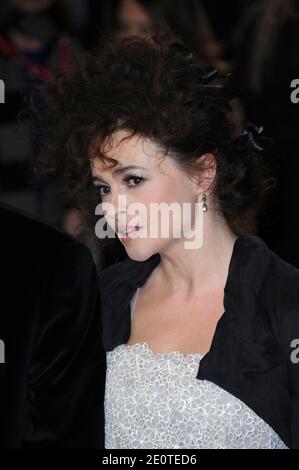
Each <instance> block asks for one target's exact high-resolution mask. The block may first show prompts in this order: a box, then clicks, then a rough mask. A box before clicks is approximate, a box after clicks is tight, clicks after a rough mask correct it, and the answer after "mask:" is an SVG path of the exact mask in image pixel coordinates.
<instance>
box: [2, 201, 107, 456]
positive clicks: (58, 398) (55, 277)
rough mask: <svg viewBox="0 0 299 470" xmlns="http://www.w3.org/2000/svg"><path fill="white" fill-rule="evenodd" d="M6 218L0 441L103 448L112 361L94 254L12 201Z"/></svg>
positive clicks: (18, 444) (4, 445) (8, 445)
mask: <svg viewBox="0 0 299 470" xmlns="http://www.w3.org/2000/svg"><path fill="white" fill-rule="evenodd" d="M0 223H1V244H0V251H1V255H0V259H1V274H2V276H1V277H2V282H1V298H0V302H1V312H0V339H1V340H2V341H4V344H5V363H4V364H3V363H2V364H0V393H1V397H0V398H1V399H0V446H1V448H4V449H19V448H28V447H29V448H45V447H49V448H102V447H103V445H104V431H103V423H104V416H103V412H104V408H103V393H104V385H105V384H104V380H105V367H106V365H105V353H104V351H103V348H102V344H101V325H100V319H101V317H100V300H99V292H98V275H97V271H96V268H95V265H94V263H93V260H92V257H91V254H90V251H89V250H88V249H87V248H86V247H85V246H84V245H83V244H81V243H79V242H78V241H77V240H76V239H75V238H73V237H71V236H68V235H67V234H65V233H64V232H62V231H61V232H60V231H58V230H56V229H54V228H52V227H50V226H48V225H46V224H43V223H41V222H39V221H37V220H35V219H34V218H33V217H30V216H28V215H26V214H24V213H23V212H21V211H17V210H14V209H12V208H11V207H9V206H6V205H2V206H1V207H0ZM2 344H3V343H2Z"/></svg>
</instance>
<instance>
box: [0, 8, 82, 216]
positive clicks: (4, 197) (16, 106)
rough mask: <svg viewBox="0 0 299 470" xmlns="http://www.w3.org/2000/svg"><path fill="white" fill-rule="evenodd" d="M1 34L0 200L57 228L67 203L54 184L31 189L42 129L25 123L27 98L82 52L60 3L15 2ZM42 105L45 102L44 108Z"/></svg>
mask: <svg viewBox="0 0 299 470" xmlns="http://www.w3.org/2000/svg"><path fill="white" fill-rule="evenodd" d="M7 5H8V7H9V9H8V13H7V15H6V20H5V21H4V23H2V26H1V30H0V75H1V79H2V80H3V81H4V83H5V95H6V96H5V104H3V105H2V106H1V115H0V174H1V176H0V201H2V202H6V203H8V204H11V205H12V206H14V207H17V208H20V209H22V210H26V211H27V212H29V213H32V214H34V215H37V216H38V217H39V218H41V219H44V220H46V221H48V222H51V223H54V224H56V223H57V221H58V219H59V217H60V214H61V210H62V204H63V201H62V200H61V196H60V195H59V194H58V193H57V192H56V189H55V185H52V187H50V186H45V185H44V183H43V181H42V180H39V181H38V182H36V184H35V187H33V186H32V184H31V175H30V162H31V160H32V159H33V158H34V157H35V155H36V154H37V153H38V152H39V146H40V144H41V136H40V134H39V130H38V129H34V128H33V127H32V126H31V125H30V124H24V123H23V122H22V120H21V111H22V109H23V106H24V98H26V96H28V95H30V93H31V92H32V90H34V87H35V85H36V84H38V83H41V82H43V81H45V80H47V79H48V78H49V77H50V75H51V71H52V70H53V69H54V68H60V69H62V70H66V69H68V68H69V67H70V65H71V63H72V61H73V59H74V58H75V57H76V56H78V55H79V54H80V53H81V51H82V49H81V47H80V46H79V43H78V41H76V40H75V38H74V37H73V36H72V35H71V28H70V26H69V24H68V21H67V12H66V10H65V8H64V4H63V2H61V1H55V0H13V1H11V2H10V3H9V4H7ZM40 106H42V103H41V104H40Z"/></svg>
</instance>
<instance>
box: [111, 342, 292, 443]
mask: <svg viewBox="0 0 299 470" xmlns="http://www.w3.org/2000/svg"><path fill="white" fill-rule="evenodd" d="M106 355H107V356H106V357H107V373H106V389H105V447H106V448H107V449H138V448H140V449H192V448H194V449H195V448H196V449H200V448H205V449H217V448H218V449H231V448H234V449H237V448H243V449H245V448H247V449H258V448H269V449H275V448H282V449H286V448H287V447H286V446H285V444H284V443H283V442H282V441H281V439H280V438H279V436H278V435H277V434H276V433H275V432H274V430H273V429H272V428H271V427H270V426H269V425H268V424H267V423H266V422H265V421H263V420H262V419H261V418H260V417H259V416H258V415H256V414H255V412H254V411H253V410H252V409H251V408H249V407H248V406H247V405H246V404H245V403H243V402H242V401H241V400H239V399H238V398H236V397H235V396H233V395H231V394H230V393H228V392H227V391H226V390H224V389H222V388H221V387H219V386H217V385H216V384H214V383H213V382H210V381H208V380H199V379H197V378H196V375H197V372H198V367H199V362H200V360H201V358H202V357H203V355H201V354H188V355H184V354H182V353H181V352H179V351H171V352H166V353H156V352H153V351H152V350H151V349H150V347H149V345H148V344H147V343H136V344H132V345H128V344H121V345H119V346H117V347H116V348H114V349H113V350H112V351H108V352H107V353H106Z"/></svg>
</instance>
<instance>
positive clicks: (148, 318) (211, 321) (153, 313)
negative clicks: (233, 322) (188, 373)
mask: <svg viewBox="0 0 299 470" xmlns="http://www.w3.org/2000/svg"><path fill="white" fill-rule="evenodd" d="M136 294H137V293H136ZM136 294H135V295H134V297H133V299H132V302H131V333H130V338H129V340H128V343H127V344H129V345H130V344H135V343H138V342H139V343H140V342H147V343H149V344H150V345H151V348H152V350H154V351H155V352H167V351H172V350H175V351H181V352H182V353H183V354H185V355H186V354H190V353H206V352H207V351H208V350H209V349H210V346H211V342H212V339H213V336H214V333H215V329H216V326H217V322H218V320H219V318H220V317H221V316H222V314H223V311H224V307H223V293H214V294H213V295H209V296H208V295H207V296H205V297H203V298H201V299H198V298H197V299H193V300H191V299H190V300H186V299H183V298H180V296H176V297H174V298H172V299H164V300H163V298H160V299H150V298H149V297H148V296H146V297H145V298H141V296H139V295H136ZM138 294H140V292H138ZM136 298H137V300H138V302H137V303H135V301H136Z"/></svg>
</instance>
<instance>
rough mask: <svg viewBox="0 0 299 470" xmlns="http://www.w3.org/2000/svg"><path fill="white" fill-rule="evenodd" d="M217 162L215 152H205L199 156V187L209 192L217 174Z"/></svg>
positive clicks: (202, 190)
mask: <svg viewBox="0 0 299 470" xmlns="http://www.w3.org/2000/svg"><path fill="white" fill-rule="evenodd" d="M216 170H217V162H216V158H215V156H214V154H212V153H205V154H203V155H201V156H200V157H199V158H198V189H199V191H200V192H201V193H202V192H207V191H208V190H209V189H210V187H211V185H212V183H213V181H214V179H215V176H216Z"/></svg>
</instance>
